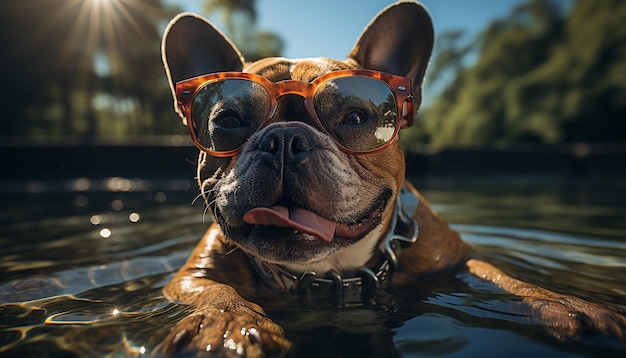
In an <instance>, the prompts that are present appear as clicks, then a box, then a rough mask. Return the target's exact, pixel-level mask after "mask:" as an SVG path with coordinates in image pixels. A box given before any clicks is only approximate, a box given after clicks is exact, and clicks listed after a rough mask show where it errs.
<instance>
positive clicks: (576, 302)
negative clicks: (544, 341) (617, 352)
mask: <svg viewBox="0 0 626 358" xmlns="http://www.w3.org/2000/svg"><path fill="white" fill-rule="evenodd" d="M532 291H535V290H532V289H529V290H527V291H526V292H525V293H526V294H525V295H524V296H522V298H523V301H524V302H523V304H522V305H523V306H521V307H520V311H521V312H524V313H527V314H530V315H531V316H532V317H534V319H535V320H537V321H539V322H541V323H542V324H543V325H544V326H546V327H547V329H548V330H549V331H550V332H551V333H552V334H553V335H554V336H556V337H557V338H559V339H570V338H574V339H579V338H583V337H585V336H586V335H594V334H600V335H602V336H605V337H612V338H615V339H617V340H620V341H623V340H626V316H625V315H624V312H622V311H619V310H617V309H613V308H610V307H605V306H601V305H598V304H595V303H591V302H587V301H585V300H582V299H580V298H577V297H572V296H567V295H561V294H558V293H554V292H552V291H547V290H545V291H544V290H543V289H540V290H539V292H538V293H539V294H529V293H531V292H532ZM535 292H536V291H535ZM524 306H526V307H524Z"/></svg>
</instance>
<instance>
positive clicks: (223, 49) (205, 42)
mask: <svg viewBox="0 0 626 358" xmlns="http://www.w3.org/2000/svg"><path fill="white" fill-rule="evenodd" d="M161 55H162V58H163V64H164V65H165V72H166V74H167V80H168V82H169V85H170V89H171V90H172V96H173V97H174V108H175V110H176V112H178V114H179V115H180V116H181V118H182V119H183V123H184V124H185V125H186V124H187V123H186V121H185V118H184V117H183V115H182V113H181V112H180V110H179V108H178V105H177V103H176V95H175V92H174V91H175V85H176V82H178V81H181V80H185V79H188V78H192V77H196V76H200V75H204V74H208V73H213V72H224V71H241V69H242V68H243V62H244V60H243V57H242V56H241V53H240V52H239V50H237V47H235V45H234V44H233V43H232V42H231V41H230V40H229V39H228V38H226V36H224V35H223V34H222V32H220V30H218V29H217V28H215V27H214V26H213V25H212V24H211V23H210V22H209V21H208V20H206V19H205V18H203V17H201V16H199V15H196V14H192V13H182V14H180V15H178V16H176V17H175V18H174V19H173V20H172V21H171V22H170V24H169V25H168V27H167V29H165V33H164V34H163V42H162V44H161Z"/></svg>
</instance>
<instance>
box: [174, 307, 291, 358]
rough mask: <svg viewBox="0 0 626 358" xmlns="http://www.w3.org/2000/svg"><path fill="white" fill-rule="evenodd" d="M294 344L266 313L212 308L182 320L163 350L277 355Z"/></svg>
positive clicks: (243, 355)
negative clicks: (264, 314) (265, 315)
mask: <svg viewBox="0 0 626 358" xmlns="http://www.w3.org/2000/svg"><path fill="white" fill-rule="evenodd" d="M290 346H291V344H290V342H289V341H288V340H287V339H286V338H285V336H284V332H283V330H282V328H281V327H280V326H278V325H277V324H275V323H273V322H272V321H271V320H269V319H268V318H266V317H264V316H263V315H260V314H257V313H254V312H239V311H234V312H233V311H226V310H220V309H215V308H211V309H203V310H199V311H196V312H194V313H193V314H191V315H190V316H187V317H185V318H183V319H182V320H181V321H180V322H178V323H177V324H176V326H175V328H174V329H173V330H172V331H171V332H170V334H169V335H168V336H167V338H166V339H165V341H164V342H163V343H162V347H161V349H162V351H163V353H165V354H167V355H171V354H179V353H185V355H190V356H195V355H203V356H204V355H213V356H219V357H264V356H271V357H276V356H281V355H284V354H285V353H286V352H287V351H288V350H289V348H290Z"/></svg>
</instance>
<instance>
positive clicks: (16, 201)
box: [0, 178, 626, 357]
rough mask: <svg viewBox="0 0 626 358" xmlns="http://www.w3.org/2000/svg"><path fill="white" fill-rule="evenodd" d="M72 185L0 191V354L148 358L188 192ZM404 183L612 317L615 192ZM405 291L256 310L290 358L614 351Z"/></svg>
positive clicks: (478, 302)
mask: <svg viewBox="0 0 626 358" xmlns="http://www.w3.org/2000/svg"><path fill="white" fill-rule="evenodd" d="M77 181H78V179H77V180H76V181H73V182H70V184H68V183H67V182H65V183H54V182H51V183H48V182H46V183H40V184H41V185H40V184H33V183H31V184H30V186H28V185H27V184H23V186H22V191H21V192H15V191H8V190H1V188H0V195H2V200H1V201H0V258H1V259H0V352H2V354H8V355H12V356H21V355H27V356H39V355H71V354H76V355H79V356H103V355H118V356H128V355H139V354H150V353H152V351H153V349H154V347H155V346H156V345H157V344H158V343H159V342H160V341H161V339H162V338H163V336H164V335H165V334H167V332H168V330H169V328H171V327H172V325H173V323H174V322H176V321H177V320H178V319H180V318H181V317H183V316H184V315H186V314H188V313H189V308H188V307H186V306H180V305H175V304H171V303H169V302H168V301H167V300H166V299H165V298H164V297H163V295H162V293H161V289H162V287H163V285H165V283H166V282H168V281H169V280H170V279H171V277H172V275H173V274H174V272H176V270H177V268H178V267H180V266H181V265H182V263H183V262H185V260H186V259H187V257H188V255H189V253H190V251H191V250H192V249H193V247H194V246H195V245H196V243H197V241H198V240H199V238H200V236H201V235H202V233H203V231H204V230H205V228H206V226H207V224H206V223H203V222H202V211H203V205H202V203H198V204H197V205H196V206H191V205H190V203H191V202H192V200H193V198H194V197H195V196H196V194H197V190H195V189H193V188H192V185H191V182H189V188H190V189H189V190H179V191H177V190H172V188H173V187H176V188H184V187H185V185H184V184H183V183H182V182H181V183H176V184H173V183H171V182H170V181H164V182H161V183H158V182H146V183H144V184H145V185H148V186H149V187H150V188H151V189H150V190H134V191H117V190H116V191H113V190H109V189H106V190H104V189H103V188H106V187H107V186H106V185H105V184H103V183H104V181H96V180H90V181H89V189H88V190H85V191H80V190H78V189H79V188H85V187H87V185H86V182H83V183H82V184H81V185H82V186H81V185H78V187H76V185H75V183H76V182H77ZM413 182H414V183H415V184H416V185H417V186H418V188H420V189H421V190H422V191H423V193H424V194H425V196H426V198H427V199H428V200H429V201H431V202H432V203H434V206H436V207H437V209H438V210H439V211H440V214H441V215H442V216H443V217H444V218H446V219H447V220H448V222H450V223H451V224H452V225H453V227H454V228H455V229H457V230H459V231H460V232H461V235H462V236H463V237H464V239H465V240H467V241H468V242H469V243H470V244H471V245H473V246H474V247H476V248H477V249H478V250H479V251H480V252H481V253H482V254H484V255H485V256H487V257H489V260H490V261H493V262H494V263H496V264H498V265H499V266H501V267H502V268H503V269H505V270H506V271H509V272H513V273H515V275H516V276H517V277H520V278H522V279H525V280H529V281H532V282H535V283H538V284H540V285H542V286H545V287H547V288H551V289H553V290H557V291H560V292H564V293H570V294H574V295H576V296H580V297H583V298H586V299H588V300H591V301H594V302H599V303H605V304H612V305H615V306H619V307H624V308H626V306H625V305H624V297H625V296H626V282H624V281H623V277H622V275H619V274H617V273H619V272H622V271H624V269H626V242H625V241H624V238H625V237H626V227H624V225H623V223H624V219H625V218H626V204H625V203H626V193H624V192H623V191H622V189H621V188H622V186H623V185H622V183H621V182H620V181H617V180H616V181H610V180H609V181H602V182H594V181H557V180H555V181H552V182H550V181H545V180H541V181H517V182H503V181H471V180H427V179H420V178H417V179H415V180H413ZM72 183H74V184H72ZM144 184H142V185H144ZM124 185H126V184H124ZM70 187H74V188H75V190H73V191H70V192H68V191H67V189H68V188H70ZM122 187H123V186H122ZM140 187H141V186H135V188H140ZM33 188H34V189H37V190H39V189H41V188H45V191H43V192H39V193H35V192H34V191H32V189H33ZM38 188H39V189H38ZM116 188H120V186H116ZM63 190H65V191H63ZM81 196H84V199H85V200H82V199H81V202H83V204H82V205H77V198H79V197H81ZM115 201H119V202H120V203H122V208H120V209H119V211H116V210H114V209H113V205H112V203H113V202H115ZM105 230H108V233H107V231H105ZM103 233H106V235H102V234H103ZM104 236H107V237H108V238H106V239H104ZM410 290H411V291H410V292H409V293H408V294H407V295H406V297H404V296H394V297H393V298H394V299H395V301H391V303H393V304H386V305H384V306H383V305H378V306H374V307H354V308H351V309H346V310H337V309H334V308H327V307H309V306H302V305H300V306H298V304H297V303H294V305H293V306H289V307H294V309H293V310H292V311H289V312H284V307H286V305H290V304H291V302H286V301H282V300H281V301H280V302H275V303H274V305H275V307H272V305H271V304H269V305H268V307H269V308H270V310H271V311H272V314H273V315H275V318H276V320H277V321H279V322H280V323H281V324H284V326H285V328H286V330H287V334H288V336H289V337H290V338H292V339H293V340H294V341H295V343H296V344H297V348H296V352H297V353H298V354H300V355H298V356H303V357H307V356H308V357H312V356H324V355H329V356H337V355H339V354H345V355H350V354H362V356H422V355H449V354H456V355H459V356H474V355H493V356H501V355H510V354H512V355H519V354H524V355H533V354H535V355H537V356H568V355H586V354H588V355H595V356H602V355H611V354H613V355H615V354H616V352H618V351H617V350H615V349H619V347H617V348H616V347H612V348H611V347H607V346H599V347H593V348H591V347H590V346H586V345H577V344H572V343H567V342H565V343H564V342H558V341H556V340H554V339H553V338H551V337H550V336H549V335H547V334H546V333H545V332H544V331H542V330H541V328H539V327H535V326H533V325H529V324H528V323H525V322H522V321H520V319H521V318H520V317H516V316H512V315H510V314H508V313H507V312H510V311H511V308H512V307H513V306H514V305H515V304H516V301H515V300H514V299H512V297H510V296H507V295H506V294H503V293H502V292H498V291H492V290H490V289H489V288H488V286H487V285H485V284H484V283H483V282H482V281H480V280H477V279H472V278H471V277H463V276H460V277H458V276H452V277H450V275H445V274H441V275H436V276H435V277H430V278H423V279H422V280H421V281H420V282H419V284H416V285H415V287H412V288H411V289H410ZM316 303H319V304H323V303H324V302H322V301H318V302H316ZM281 309H282V310H283V312H282V313H281V312H280V310H281ZM355 347H356V348H355ZM612 349H613V350H612Z"/></svg>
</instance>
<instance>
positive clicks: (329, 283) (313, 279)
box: [247, 187, 419, 306]
mask: <svg viewBox="0 0 626 358" xmlns="http://www.w3.org/2000/svg"><path fill="white" fill-rule="evenodd" d="M418 203H419V199H418V197H417V196H416V195H415V194H413V193H411V192H410V191H408V190H407V189H406V188H405V187H403V188H402V191H401V192H400V195H399V196H398V198H397V199H396V207H395V209H394V215H393V217H392V220H391V223H390V225H389V230H388V231H387V234H386V236H385V239H384V240H383V241H382V242H381V244H380V246H379V248H380V250H381V257H382V259H381V261H380V262H379V263H378V265H376V266H375V267H374V268H373V269H370V268H368V267H361V268H359V269H358V270H357V272H356V276H354V277H349V278H345V277H342V276H341V275H340V274H339V273H338V272H336V271H330V272H328V273H327V274H326V277H318V276H317V275H316V273H315V272H307V273H305V274H303V275H301V276H296V275H294V274H293V273H290V272H288V271H287V270H285V269H284V268H282V267H281V266H280V265H275V264H270V263H267V262H264V261H261V260H260V259H258V258H256V257H253V256H250V255H247V256H248V259H249V260H250V262H251V263H252V266H253V267H254V268H255V270H256V271H257V272H258V273H259V275H260V276H261V277H262V278H263V280H264V281H265V283H267V284H268V285H269V286H270V287H272V288H273V289H274V290H275V291H277V292H291V291H296V292H298V293H299V294H304V295H309V296H313V295H320V294H322V295H328V294H329V293H333V294H334V295H335V296H336V299H337V303H338V305H339V306H345V305H346V304H350V303H362V302H366V301H369V300H371V299H372V297H374V295H375V294H376V292H377V291H378V289H380V288H381V287H383V286H384V285H385V283H386V282H388V281H389V278H390V276H391V273H392V272H393V271H394V270H395V269H396V268H397V266H398V255H399V253H400V250H401V249H402V248H403V247H405V246H408V245H411V244H412V243H414V242H415V241H416V240H417V233H418V227H417V222H416V221H415V219H414V218H413V215H414V213H415V211H416V210H417V205H418Z"/></svg>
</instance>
